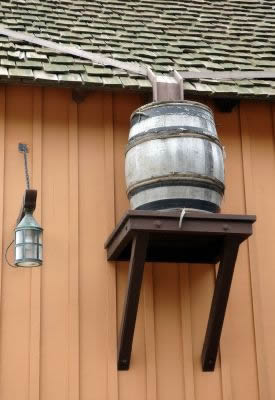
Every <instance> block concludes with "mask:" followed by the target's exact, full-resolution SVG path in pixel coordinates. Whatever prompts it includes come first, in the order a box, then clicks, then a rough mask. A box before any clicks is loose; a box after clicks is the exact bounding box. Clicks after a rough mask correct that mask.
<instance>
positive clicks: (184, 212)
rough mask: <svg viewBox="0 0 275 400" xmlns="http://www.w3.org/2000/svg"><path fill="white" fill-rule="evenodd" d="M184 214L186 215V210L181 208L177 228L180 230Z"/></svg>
mask: <svg viewBox="0 0 275 400" xmlns="http://www.w3.org/2000/svg"><path fill="white" fill-rule="evenodd" d="M185 214H186V208H183V209H182V211H181V214H180V220H179V228H180V229H181V226H182V220H183V218H184V216H185Z"/></svg>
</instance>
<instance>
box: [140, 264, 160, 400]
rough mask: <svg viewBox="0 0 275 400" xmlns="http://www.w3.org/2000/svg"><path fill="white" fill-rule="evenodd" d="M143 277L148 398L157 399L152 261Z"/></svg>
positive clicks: (149, 399)
mask: <svg viewBox="0 0 275 400" xmlns="http://www.w3.org/2000/svg"><path fill="white" fill-rule="evenodd" d="M143 279H144V282H143V299H144V337H145V354H146V391H147V400H157V377H156V343H155V322H154V287H153V266H152V264H151V263H150V264H145V269H144V278H143Z"/></svg>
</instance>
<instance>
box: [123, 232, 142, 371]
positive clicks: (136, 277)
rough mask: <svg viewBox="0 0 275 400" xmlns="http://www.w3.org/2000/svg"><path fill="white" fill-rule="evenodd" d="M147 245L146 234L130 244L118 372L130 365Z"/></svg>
mask: <svg viewBox="0 0 275 400" xmlns="http://www.w3.org/2000/svg"><path fill="white" fill-rule="evenodd" d="M147 244H148V235H147V234H146V233H139V234H136V236H135V237H134V239H133V243H132V252H131V259H130V265H129V274H128V286H127V293H126V298H125V302H124V310H123V316H122V321H121V328H120V336H119V348H118V369H119V370H128V369H129V365H130V359H131V351H132V343H133V336H134V330H135V324H136V316H137V310H138V303H139V296H140V289H141V283H142V278H143V270H144V262H145V258H146V250H147Z"/></svg>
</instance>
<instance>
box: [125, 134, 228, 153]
mask: <svg viewBox="0 0 275 400" xmlns="http://www.w3.org/2000/svg"><path fill="white" fill-rule="evenodd" d="M198 129H199V128H197V130H198ZM172 137H175V138H187V137H188V138H195V139H205V140H209V141H210V142H213V143H215V144H216V145H218V146H219V147H220V149H221V150H223V147H222V145H221V143H220V141H219V139H218V138H217V137H215V136H212V135H209V134H207V133H205V132H200V133H195V130H194V132H190V130H188V131H186V132H185V131H180V132H177V131H175V127H173V130H172V131H171V132H168V133H167V129H166V130H165V131H163V132H162V131H154V132H149V133H147V132H144V133H140V134H139V135H136V136H134V137H133V138H131V139H130V140H129V142H128V144H127V146H126V150H125V154H127V152H128V151H129V150H130V149H132V148H133V147H135V146H137V145H139V144H141V143H144V142H148V141H149V140H157V139H170V138H172Z"/></svg>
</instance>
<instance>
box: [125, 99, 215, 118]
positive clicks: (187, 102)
mask: <svg viewBox="0 0 275 400" xmlns="http://www.w3.org/2000/svg"><path fill="white" fill-rule="evenodd" d="M169 105H171V106H177V105H179V106H180V105H185V106H189V105H190V106H195V107H198V108H202V109H204V110H205V111H208V112H209V113H210V114H211V115H212V116H213V111H212V110H211V108H209V107H208V106H206V105H205V104H202V103H198V102H197V101H190V100H177V101H167V100H166V101H153V102H152V103H147V104H145V105H144V106H141V107H139V108H137V109H136V110H135V111H134V112H133V113H132V114H131V119H132V118H133V117H134V115H135V114H136V113H140V112H143V111H145V110H148V109H151V108H156V107H160V106H169Z"/></svg>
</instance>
